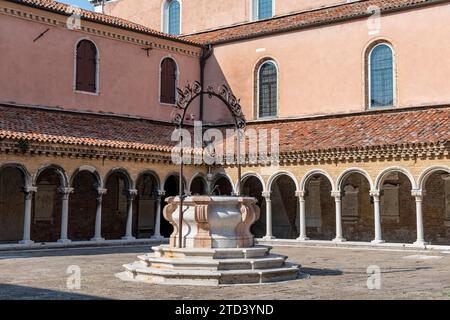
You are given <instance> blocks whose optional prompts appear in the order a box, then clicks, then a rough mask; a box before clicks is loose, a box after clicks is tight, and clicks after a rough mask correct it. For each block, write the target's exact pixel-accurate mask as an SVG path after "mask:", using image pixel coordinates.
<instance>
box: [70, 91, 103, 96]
mask: <svg viewBox="0 0 450 320" xmlns="http://www.w3.org/2000/svg"><path fill="white" fill-rule="evenodd" d="M73 92H74V93H79V94H87V95H90V96H98V95H100V93H99V92H89V91H81V90H74V91H73Z"/></svg>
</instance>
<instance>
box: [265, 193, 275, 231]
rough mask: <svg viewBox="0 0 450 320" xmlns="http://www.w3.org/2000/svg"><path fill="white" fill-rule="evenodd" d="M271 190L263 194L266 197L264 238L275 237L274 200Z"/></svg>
mask: <svg viewBox="0 0 450 320" xmlns="http://www.w3.org/2000/svg"><path fill="white" fill-rule="evenodd" d="M270 195H271V192H270V191H265V192H263V193H262V196H263V197H264V198H265V199H266V235H265V236H264V238H263V239H265V240H270V239H275V237H274V236H273V235H272V200H271V199H270Z"/></svg>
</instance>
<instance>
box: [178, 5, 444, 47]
mask: <svg viewBox="0 0 450 320" xmlns="http://www.w3.org/2000/svg"><path fill="white" fill-rule="evenodd" d="M443 2H449V1H448V0H362V1H355V2H352V3H346V4H342V5H336V6H332V7H327V8H322V9H316V10H310V11H304V12H299V13H295V14H290V15H285V16H281V17H275V18H272V19H268V20H263V21H257V22H251V23H245V24H241V25H237V26H231V27H225V28H221V29H216V30H212V31H207V32H200V33H196V34H192V35H187V36H184V37H182V38H183V39H186V40H191V41H195V42H199V43H204V44H215V43H223V42H231V41H238V40H242V39H247V38H253V37H258V36H264V35H267V34H272V33H275V32H286V31H291V30H297V29H302V28H307V27H312V26H316V25H321V24H329V23H335V22H337V21H342V20H348V19H354V18H360V17H366V16H369V15H370V14H371V13H369V12H368V8H369V7H371V6H377V7H379V8H380V10H381V13H387V12H390V11H395V10H403V9H408V8H412V7H415V6H423V5H429V4H435V3H443Z"/></svg>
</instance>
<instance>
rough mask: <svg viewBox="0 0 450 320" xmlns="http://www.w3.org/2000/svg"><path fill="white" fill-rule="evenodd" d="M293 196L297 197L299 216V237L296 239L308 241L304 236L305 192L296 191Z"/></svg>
mask: <svg viewBox="0 0 450 320" xmlns="http://www.w3.org/2000/svg"><path fill="white" fill-rule="evenodd" d="M295 196H296V197H298V206H299V215H300V217H299V218H300V219H299V220H300V236H299V237H298V238H297V240H299V241H306V240H309V239H308V237H307V236H306V212H305V210H306V209H305V207H306V204H305V192H304V191H297V192H295Z"/></svg>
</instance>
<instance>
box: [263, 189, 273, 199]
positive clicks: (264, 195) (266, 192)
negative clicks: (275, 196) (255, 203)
mask: <svg viewBox="0 0 450 320" xmlns="http://www.w3.org/2000/svg"><path fill="white" fill-rule="evenodd" d="M271 194H272V192H270V191H264V192H263V193H262V194H261V195H262V196H263V197H264V198H266V200H270V195H271Z"/></svg>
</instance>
